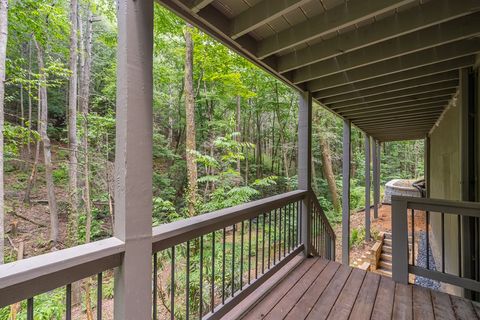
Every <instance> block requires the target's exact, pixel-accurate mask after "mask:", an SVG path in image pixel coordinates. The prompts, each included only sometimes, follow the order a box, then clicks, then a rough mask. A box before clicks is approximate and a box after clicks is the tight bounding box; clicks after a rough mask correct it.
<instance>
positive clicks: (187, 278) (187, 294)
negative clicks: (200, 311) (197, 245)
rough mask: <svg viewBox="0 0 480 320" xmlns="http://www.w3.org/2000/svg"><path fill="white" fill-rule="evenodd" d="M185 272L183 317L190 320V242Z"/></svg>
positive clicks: (188, 243)
mask: <svg viewBox="0 0 480 320" xmlns="http://www.w3.org/2000/svg"><path fill="white" fill-rule="evenodd" d="M186 264H187V265H186V268H187V272H186V275H185V317H186V319H187V320H188V319H190V241H187V260H186Z"/></svg>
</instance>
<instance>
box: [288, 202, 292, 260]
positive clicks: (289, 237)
mask: <svg viewBox="0 0 480 320" xmlns="http://www.w3.org/2000/svg"><path fill="white" fill-rule="evenodd" d="M291 250H292V204H291V203H289V204H288V252H290V251H291Z"/></svg>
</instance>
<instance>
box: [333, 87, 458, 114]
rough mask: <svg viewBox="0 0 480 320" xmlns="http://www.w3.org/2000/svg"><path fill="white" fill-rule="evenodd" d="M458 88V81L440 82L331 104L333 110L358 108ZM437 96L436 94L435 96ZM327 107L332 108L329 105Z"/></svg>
mask: <svg viewBox="0 0 480 320" xmlns="http://www.w3.org/2000/svg"><path fill="white" fill-rule="evenodd" d="M457 87H458V80H450V81H446V82H440V83H435V84H428V85H425V86H418V87H416V88H410V89H404V90H399V91H395V92H387V93H382V94H377V95H374V96H369V97H365V98H358V99H355V100H348V101H343V102H338V103H335V104H331V105H332V108H335V109H338V108H346V107H350V106H356V105H358V104H370V103H372V102H380V101H389V100H392V99H396V98H403V97H412V96H414V97H412V99H415V96H417V95H426V96H428V93H430V92H438V91H441V92H443V91H444V90H451V91H453V90H452V89H456V88H457ZM433 95H435V93H434V94H433ZM327 106H330V105H329V104H327Z"/></svg>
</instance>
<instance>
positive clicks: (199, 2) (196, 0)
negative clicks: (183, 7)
mask: <svg viewBox="0 0 480 320" xmlns="http://www.w3.org/2000/svg"><path fill="white" fill-rule="evenodd" d="M192 2H193V3H192V4H191V5H190V9H191V10H192V11H193V12H195V13H197V12H199V11H200V10H202V9H203V8H205V7H206V6H208V5H209V4H210V3H212V2H213V0H193V1H192Z"/></svg>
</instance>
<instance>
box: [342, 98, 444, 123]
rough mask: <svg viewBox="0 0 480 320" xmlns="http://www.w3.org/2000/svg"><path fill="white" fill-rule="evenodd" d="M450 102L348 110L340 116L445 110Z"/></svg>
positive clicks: (350, 116)
mask: <svg viewBox="0 0 480 320" xmlns="http://www.w3.org/2000/svg"><path fill="white" fill-rule="evenodd" d="M448 101H449V100H446V99H439V100H438V101H434V102H428V103H423V104H422V103H412V104H411V105H399V106H394V107H391V106H386V107H376V108H370V109H367V110H364V109H358V110H352V111H350V110H347V111H344V112H339V114H340V115H341V116H342V117H346V118H352V117H355V116H361V115H369V114H373V115H375V114H378V113H382V114H389V113H392V112H397V111H401V112H403V111H408V110H415V109H428V108H444V107H445V106H446V105H447V104H448Z"/></svg>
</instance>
